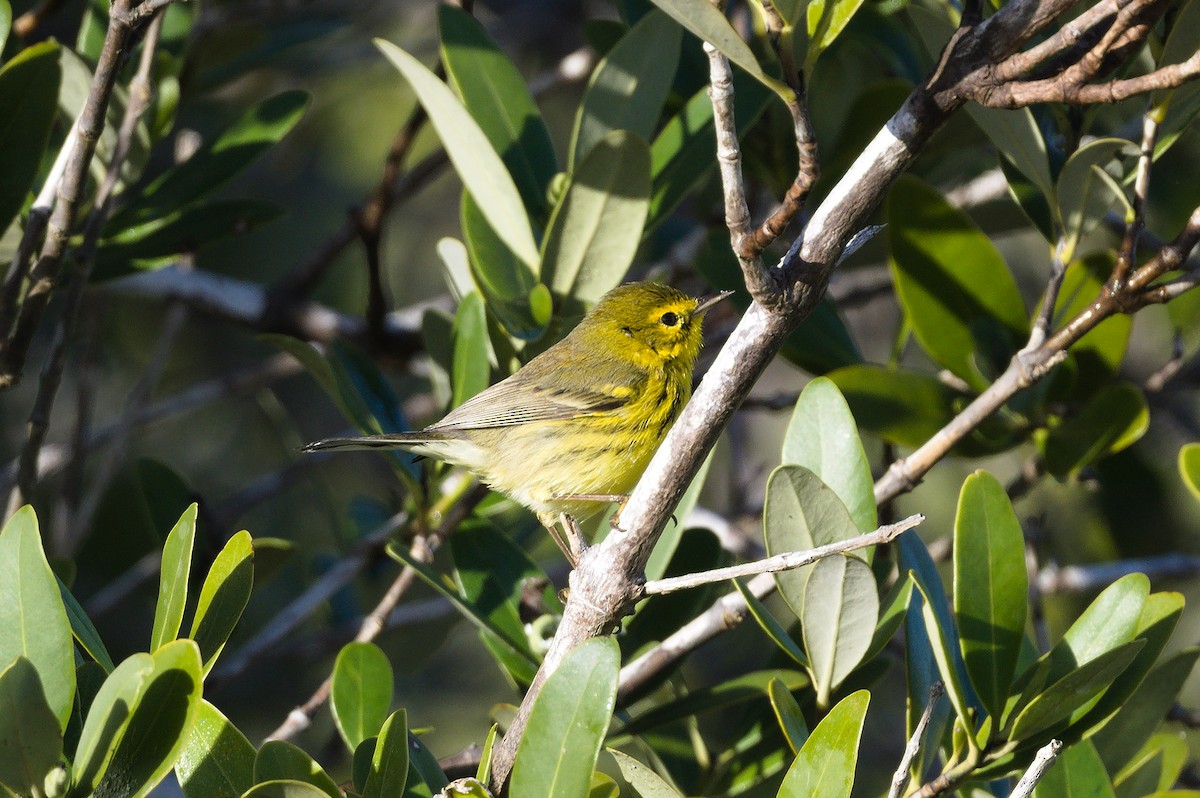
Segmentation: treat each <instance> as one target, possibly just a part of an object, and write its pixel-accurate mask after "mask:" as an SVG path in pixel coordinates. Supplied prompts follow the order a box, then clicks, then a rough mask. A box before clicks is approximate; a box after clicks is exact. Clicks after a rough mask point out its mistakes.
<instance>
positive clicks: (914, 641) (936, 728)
mask: <svg viewBox="0 0 1200 798" xmlns="http://www.w3.org/2000/svg"><path fill="white" fill-rule="evenodd" d="M897 548H898V556H897V567H898V568H899V570H900V573H903V574H905V581H906V582H908V584H910V585H913V586H914V587H915V584H916V582H915V580H914V579H913V578H912V572H913V571H917V570H920V571H923V572H926V573H931V577H930V582H933V580H935V579H937V568H936V566H935V565H934V564H933V560H932V558H930V556H929V550H928V549H926V548H925V544H924V543H923V542H922V541H921V538H920V536H919V535H917V534H915V533H913V532H906V533H905V534H903V535H901V536H900V538H899V544H898V546H897ZM937 585H938V586H939V587H940V582H938V583H937ZM943 596H944V593H943ZM924 604H925V599H924V597H923V596H922V595H921V593H920V592H919V591H918V592H917V593H916V594H915V595H913V594H912V593H911V592H910V601H909V602H908V610H907V611H906V612H905V613H904V669H905V674H906V678H905V681H906V687H907V699H908V700H907V705H908V706H907V712H906V713H905V716H906V717H905V721H906V723H905V731H906V735H907V736H908V737H910V738H911V736H912V735H913V734H915V733H916V729H917V724H918V723H919V721H920V718H921V716H922V714H923V713H924V711H925V707H926V705H927V704H928V703H929V697H930V689H931V688H932V687H933V685H934V683H935V682H941V681H942V679H941V676H940V674H939V673H938V667H937V660H936V658H935V657H934V655H933V643H932V642H931V641H930V639H929V632H928V631H927V629H926V626H925V612H924V611H925V608H924ZM943 686H944V683H943ZM949 723H950V705H949V703H948V702H946V701H941V700H939V701H937V702H936V703H935V704H934V708H933V710H932V712H931V714H930V719H929V726H928V727H927V728H926V731H925V738H924V739H923V740H922V741H921V747H920V751H919V753H918V754H917V756H916V757H915V759H914V760H913V764H912V767H911V768H910V773H911V775H912V778H913V779H918V780H920V781H919V782H918V783H923V782H924V781H925V777H926V774H928V773H929V770H930V766H931V765H932V763H933V762H934V761H936V759H937V755H938V748H939V744H940V741H941V740H942V738H943V736H944V734H945V730H946V726H947V725H948V724H949Z"/></svg>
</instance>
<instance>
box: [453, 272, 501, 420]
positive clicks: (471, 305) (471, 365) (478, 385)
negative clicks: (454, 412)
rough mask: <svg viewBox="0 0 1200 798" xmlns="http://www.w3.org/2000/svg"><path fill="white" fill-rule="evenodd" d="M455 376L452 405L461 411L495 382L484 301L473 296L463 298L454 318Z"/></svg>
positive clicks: (468, 295)
mask: <svg viewBox="0 0 1200 798" xmlns="http://www.w3.org/2000/svg"><path fill="white" fill-rule="evenodd" d="M453 334H454V373H453V374H452V375H451V378H450V385H451V387H452V389H453V391H454V396H453V399H451V404H452V405H453V406H454V407H458V406H459V405H461V404H462V403H463V402H465V401H467V400H468V399H470V398H471V397H472V396H474V395H475V394H477V393H479V392H480V391H482V390H483V389H484V388H486V387H488V383H489V382H491V370H490V369H489V366H488V364H489V362H490V360H491V358H490V357H489V355H490V351H491V349H490V345H489V344H488V331H487V316H486V314H485V312H484V307H483V297H481V296H480V295H479V293H478V292H472V293H470V294H467V295H466V296H464V297H463V298H462V302H460V303H459V305H458V312H457V313H456V314H455V316H454V333H453Z"/></svg>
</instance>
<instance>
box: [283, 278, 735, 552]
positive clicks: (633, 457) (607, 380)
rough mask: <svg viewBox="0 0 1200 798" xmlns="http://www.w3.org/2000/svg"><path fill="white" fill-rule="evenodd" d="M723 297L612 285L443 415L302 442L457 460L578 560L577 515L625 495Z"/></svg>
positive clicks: (650, 285) (684, 385) (672, 412)
mask: <svg viewBox="0 0 1200 798" xmlns="http://www.w3.org/2000/svg"><path fill="white" fill-rule="evenodd" d="M731 293H732V292H730V291H723V292H721V293H718V294H714V295H711V296H706V297H701V298H696V297H692V296H689V295H688V294H685V293H683V292H682V291H679V290H677V289H675V288H672V287H670V286H667V285H663V284H661V283H654V282H634V283H627V284H625V285H620V286H618V287H616V288H614V289H612V290H611V291H609V292H608V293H606V294H605V295H604V296H602V297H601V298H600V300H599V301H598V302H597V303H596V305H595V306H594V307H593V308H592V309H591V311H589V312H588V313H587V314H586V315H585V316H584V318H583V319H582V320H581V321H580V322H579V324H578V325H577V326H576V327H575V328H574V329H573V330H571V332H570V333H568V334H567V335H566V337H564V338H563V339H562V340H560V341H559V342H557V343H555V344H554V345H553V346H551V347H549V348H548V349H546V350H545V351H544V352H542V353H541V354H539V355H537V356H536V357H534V358H532V359H531V360H530V361H529V362H528V363H526V364H525V365H523V366H521V367H520V368H519V369H517V370H516V371H515V372H513V374H512V375H511V376H509V377H507V378H505V379H503V380H501V381H500V382H497V383H496V384H495V385H492V386H491V387H489V388H487V389H485V390H483V391H481V392H480V393H478V394H476V395H475V396H473V397H471V398H470V399H468V400H467V401H465V402H464V403H462V404H461V405H459V406H458V407H457V408H455V409H453V410H451V411H450V413H449V414H447V415H446V416H445V417H444V418H443V419H442V420H440V421H438V422H436V423H434V424H430V425H429V426H428V427H425V428H424V429H422V430H419V431H416V432H399V433H389V434H384V435H371V436H366V437H355V438H328V439H325V440H319V441H314V442H312V443H309V444H308V445H306V446H305V447H303V449H304V451H309V452H312V451H320V450H327V449H358V450H363V449H403V450H406V451H409V452H412V453H414V454H417V455H420V456H423V457H431V458H434V459H437V460H442V461H444V462H447V463H450V464H451V465H455V466H459V467H462V468H464V469H466V470H467V471H469V472H471V473H472V474H474V475H475V476H476V477H478V478H479V480H480V481H482V482H483V483H484V484H486V485H487V486H488V487H489V488H491V489H492V490H495V491H498V492H499V493H502V494H504V495H506V496H508V497H509V498H510V499H512V500H513V501H515V502H517V503H518V504H521V505H523V506H525V507H527V508H528V509H529V510H531V511H532V512H533V513H534V514H535V515H536V516H537V518H538V520H539V521H540V522H541V524H542V526H544V527H545V528H546V529H547V530H548V531H549V533H550V535H551V537H552V538H553V539H554V541H555V543H557V544H558V547H559V548H560V549H561V550H562V551H563V554H564V555H565V556H566V557H567V559H568V561H570V562H571V564H572V565H575V564H577V561H578V558H579V557H580V556H581V555H582V553H583V551H584V550H586V548H587V544H586V542H585V541H584V540H583V536H582V534H581V533H580V529H579V522H581V521H584V520H586V519H588V518H590V517H591V516H593V515H595V514H596V513H598V512H600V511H601V510H602V509H603V508H604V506H605V505H606V504H618V505H621V504H623V502H624V500H625V499H626V498H628V493H629V491H630V490H632V488H633V486H634V485H635V484H637V481H638V479H639V478H640V477H641V475H642V472H643V471H644V470H645V469H646V466H647V465H648V464H649V462H650V458H651V457H652V456H653V455H654V452H655V451H656V450H657V449H658V446H659V444H660V443H662V440H663V438H664V437H666V434H667V432H668V430H670V428H671V426H672V424H674V422H675V420H676V419H677V418H678V417H679V413H680V411H682V409H683V406H684V404H685V403H686V402H687V401H688V399H689V397H690V395H691V388H692V372H693V370H694V368H695V365H696V359H697V357H698V356H699V353H700V347H701V343H702V337H701V326H702V321H703V317H704V314H705V313H706V312H707V311H708V310H709V309H710V308H711V307H712V306H713V305H715V304H716V303H717V302H719V301H721V300H722V299H724V298H726V297H727V296H729V295H730V294H731ZM556 524H558V525H561V527H562V530H563V532H564V533H565V534H566V536H567V538H568V539H567V540H564V539H563V537H562V536H560V535H559V532H558V529H557V527H556Z"/></svg>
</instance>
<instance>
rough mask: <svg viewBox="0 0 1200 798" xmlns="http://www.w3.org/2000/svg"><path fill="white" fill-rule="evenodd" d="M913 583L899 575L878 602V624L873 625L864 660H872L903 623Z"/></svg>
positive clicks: (905, 576) (908, 577) (906, 576)
mask: <svg viewBox="0 0 1200 798" xmlns="http://www.w3.org/2000/svg"><path fill="white" fill-rule="evenodd" d="M912 592H913V581H912V578H911V576H910V575H909V574H907V573H901V575H900V577H899V578H898V579H897V580H896V583H895V584H894V585H892V589H891V590H889V591H888V594H887V595H886V596H884V598H883V600H882V601H880V602H879V623H877V624H875V635H874V636H873V637H872V638H871V645H870V647H869V648H868V649H867V655H866V656H865V657H863V659H864V660H868V661H869V660H872V659H874V658H875V655H877V654H878V653H879V652H881V651H883V649H884V647H885V646H887V644H888V643H889V642H890V641H891V639H892V638H893V637H894V636H895V635H896V630H897V629H899V628H900V624H901V623H903V622H904V616H905V615H906V614H907V613H908V606H909V601H910V600H911V599H912Z"/></svg>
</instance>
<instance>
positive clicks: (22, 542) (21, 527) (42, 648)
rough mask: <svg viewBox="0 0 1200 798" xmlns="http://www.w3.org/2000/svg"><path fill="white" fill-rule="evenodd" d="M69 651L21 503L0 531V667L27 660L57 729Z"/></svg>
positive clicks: (68, 695)
mask: <svg viewBox="0 0 1200 798" xmlns="http://www.w3.org/2000/svg"><path fill="white" fill-rule="evenodd" d="M73 654H74V648H73V646H72V644H71V625H70V622H69V621H68V620H67V612H66V609H65V608H64V607H63V602H62V598H61V597H60V594H59V590H58V580H57V578H56V577H55V576H54V572H53V571H51V570H50V565H49V563H47V562H46V553H45V552H44V551H43V550H42V536H41V533H40V532H39V531H38V520H37V516H36V515H35V514H34V511H33V508H32V507H30V506H28V505H26V506H25V507H22V508H21V509H20V510H18V511H17V512H15V513H14V514H13V515H12V516H11V517H10V518H9V519H8V522H7V523H6V524H5V525H4V529H3V530H2V531H0V667H5V668H6V667H8V665H9V663H11V662H12V661H13V660H14V659H16V658H17V657H25V658H26V659H27V660H29V662H30V663H31V664H32V665H33V667H34V670H36V671H37V674H38V678H39V679H40V680H41V683H42V690H43V691H44V694H45V697H46V703H47V704H48V705H49V707H50V710H51V711H52V712H53V713H54V716H55V717H56V718H58V726H59V731H62V730H63V729H65V728H66V726H67V718H69V717H70V715H71V704H72V701H73V697H74V695H75V662H74V658H73ZM14 678H15V677H14Z"/></svg>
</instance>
